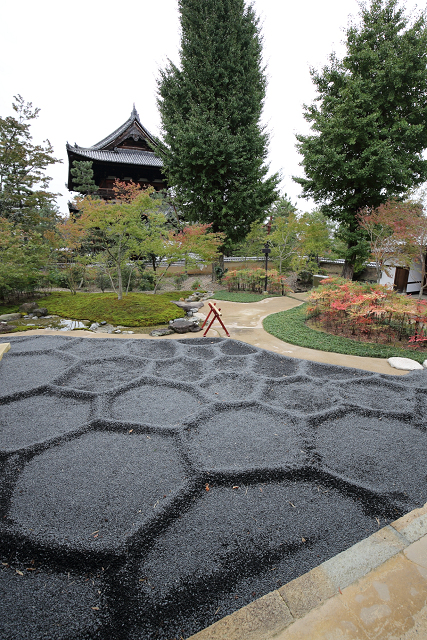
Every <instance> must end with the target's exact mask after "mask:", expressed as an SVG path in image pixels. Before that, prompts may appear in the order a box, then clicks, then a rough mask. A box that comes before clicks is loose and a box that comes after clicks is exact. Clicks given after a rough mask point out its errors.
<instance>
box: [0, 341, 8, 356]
mask: <svg viewBox="0 0 427 640" xmlns="http://www.w3.org/2000/svg"><path fill="white" fill-rule="evenodd" d="M9 349H10V342H2V343H1V344H0V360H1V359H2V358H3V356H4V354H5V353H7V352H8V351H9Z"/></svg>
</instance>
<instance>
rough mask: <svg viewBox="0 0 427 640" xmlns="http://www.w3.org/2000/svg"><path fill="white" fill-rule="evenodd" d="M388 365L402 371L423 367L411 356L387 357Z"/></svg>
mask: <svg viewBox="0 0 427 640" xmlns="http://www.w3.org/2000/svg"><path fill="white" fill-rule="evenodd" d="M387 362H388V363H389V365H390V366H392V367H394V368H395V369H401V370H402V371H415V370H416V369H423V365H422V364H420V363H419V362H417V361H416V360H411V358H397V357H396V358H389V359H388V360H387Z"/></svg>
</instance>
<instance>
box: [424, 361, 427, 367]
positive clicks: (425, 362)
mask: <svg viewBox="0 0 427 640" xmlns="http://www.w3.org/2000/svg"><path fill="white" fill-rule="evenodd" d="M423 367H424V369H427V360H424V362H423Z"/></svg>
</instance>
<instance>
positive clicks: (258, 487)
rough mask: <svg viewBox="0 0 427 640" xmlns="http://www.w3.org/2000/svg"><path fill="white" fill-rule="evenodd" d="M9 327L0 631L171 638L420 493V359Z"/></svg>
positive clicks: (8, 639) (0, 441)
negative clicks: (377, 363)
mask: <svg viewBox="0 0 427 640" xmlns="http://www.w3.org/2000/svg"><path fill="white" fill-rule="evenodd" d="M8 340H10V342H11V350H10V352H9V353H8V354H7V356H6V357H5V358H3V360H2V361H1V362H0V480H1V482H0V515H1V517H0V538H1V543H2V544H1V546H2V549H3V554H2V556H3V557H2V562H3V564H2V565H1V571H0V598H1V599H2V602H3V603H4V612H3V615H2V616H1V619H0V637H1V638H2V640H3V639H4V640H18V638H19V639H25V638H31V639H32V640H41V639H42V638H43V639H44V638H49V639H50V640H70V638H79V639H83V640H104V639H106V638H114V639H115V640H142V639H143V640H151V639H153V640H154V639H156V640H171V639H172V638H180V637H182V638H186V637H188V636H189V635H191V634H193V633H196V632H197V631H199V630H200V629H202V628H204V627H206V626H208V625H209V624H212V623H213V622H214V621H215V620H217V619H219V618H222V617H224V616H225V615H227V614H229V613H231V612H232V611H234V610H236V609H239V608H240V607H242V606H243V605H245V604H248V603H249V602H251V601H252V600H255V599H257V598H259V597H260V596H262V595H264V594H266V593H268V592H270V591H272V590H274V589H276V588H277V587H278V586H280V585H282V584H284V583H286V582H288V581H289V580H292V579H293V578H295V577H297V576H299V575H301V574H303V573H305V572H307V571H309V570H310V569H312V568H313V567H315V566H317V565H318V564H320V563H321V562H323V561H324V560H327V559H328V558H330V557H332V556H334V555H336V554H337V553H339V552H340V551H343V550H344V549H347V548H348V547H350V546H351V545H353V544H354V543H355V542H357V541H358V540H361V539H362V538H365V537H367V536H368V535H370V534H371V533H373V532H374V531H376V530H377V529H378V526H379V525H378V522H380V526H384V525H385V524H387V522H390V521H392V520H395V519H396V518H397V517H398V516H399V515H400V514H403V513H406V512H407V511H410V510H411V509H414V508H416V507H419V506H421V505H422V504H424V503H425V502H426V501H427V484H426V481H425V477H426V476H425V449H426V444H427V442H426V440H427V434H426V429H427V420H426V410H427V391H426V389H427V383H426V382H427V372H421V371H420V372H413V373H410V374H408V375H407V376H405V377H402V378H399V379H393V380H392V381H391V380H390V379H389V378H387V376H384V375H377V374H371V373H367V372H365V371H359V370H357V369H350V368H343V367H334V366H332V365H322V364H319V363H314V362H307V361H302V360H296V359H292V358H287V357H285V356H279V355H277V354H274V353H270V352H267V351H263V350H261V349H258V348H256V347H253V346H250V345H247V344H244V343H241V342H238V341H234V340H224V339H210V338H190V339H188V338H182V339H179V340H173V341H172V340H161V339H159V340H135V339H126V340H112V339H108V340H107V339H99V340H98V339H84V338H74V337H63V336H27V337H17V338H13V337H12V338H10V339H9V338H8ZM18 603H19V606H18Z"/></svg>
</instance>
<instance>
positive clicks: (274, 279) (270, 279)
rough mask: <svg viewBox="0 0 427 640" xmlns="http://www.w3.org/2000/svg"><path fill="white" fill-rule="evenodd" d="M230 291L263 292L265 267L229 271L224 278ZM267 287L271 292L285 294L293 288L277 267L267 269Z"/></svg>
mask: <svg viewBox="0 0 427 640" xmlns="http://www.w3.org/2000/svg"><path fill="white" fill-rule="evenodd" d="M224 282H225V283H226V285H227V288H228V290H229V291H252V292H253V293H263V292H264V286H265V269H259V268H258V269H240V270H239V271H237V270H236V269H234V270H233V271H228V273H227V275H226V276H225V278H224ZM267 289H268V292H269V293H275V294H278V295H282V296H285V295H286V294H287V293H291V292H292V289H291V288H290V286H289V284H288V283H287V282H286V276H283V275H279V274H278V272H277V271H276V270H275V269H271V270H270V271H267Z"/></svg>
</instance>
